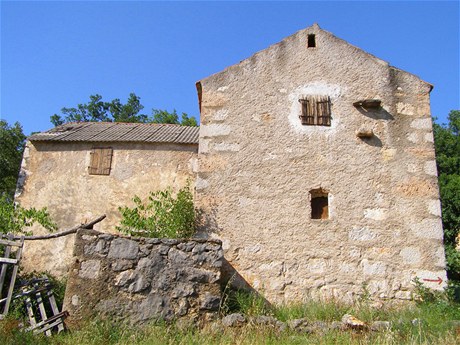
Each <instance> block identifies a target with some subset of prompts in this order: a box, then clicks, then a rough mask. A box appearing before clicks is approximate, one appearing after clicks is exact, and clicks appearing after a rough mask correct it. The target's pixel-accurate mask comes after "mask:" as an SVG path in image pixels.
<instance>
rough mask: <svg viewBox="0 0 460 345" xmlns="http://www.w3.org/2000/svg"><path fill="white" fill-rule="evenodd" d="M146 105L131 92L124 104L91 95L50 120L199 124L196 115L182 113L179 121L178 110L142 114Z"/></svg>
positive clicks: (57, 122)
mask: <svg viewBox="0 0 460 345" xmlns="http://www.w3.org/2000/svg"><path fill="white" fill-rule="evenodd" d="M142 109H144V106H143V105H142V104H141V102H140V97H138V96H136V94H134V93H130V94H129V98H128V101H127V102H126V104H123V103H122V102H121V101H120V99H118V98H115V99H113V100H112V101H110V102H105V101H103V100H102V96H101V95H98V94H96V95H91V96H90V97H89V102H88V103H83V104H78V105H77V107H75V108H62V109H61V113H62V114H61V115H58V114H54V115H53V116H51V118H50V121H51V123H52V124H53V125H55V126H59V125H62V124H63V123H66V122H98V121H104V122H137V123H151V122H152V123H171V124H180V125H183V126H197V121H196V119H195V118H194V117H189V116H188V115H187V114H185V113H182V121H179V118H178V115H177V112H176V110H174V111H173V112H172V113H170V112H168V111H166V110H158V109H153V110H152V116H148V115H146V114H142V113H141V111H142Z"/></svg>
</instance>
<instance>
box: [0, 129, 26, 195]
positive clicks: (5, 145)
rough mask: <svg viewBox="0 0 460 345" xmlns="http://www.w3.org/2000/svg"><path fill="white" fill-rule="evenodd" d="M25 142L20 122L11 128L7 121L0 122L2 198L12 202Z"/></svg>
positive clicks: (0, 186) (0, 193)
mask: <svg viewBox="0 0 460 345" xmlns="http://www.w3.org/2000/svg"><path fill="white" fill-rule="evenodd" d="M25 140H26V136H25V135H24V133H23V132H22V127H21V125H20V124H19V123H18V122H16V123H15V124H14V126H9V125H8V123H7V122H6V121H4V120H0V196H2V197H3V196H5V197H6V198H7V199H8V200H10V201H11V200H13V197H14V192H15V190H16V181H17V178H18V175H19V169H20V167H21V160H22V153H23V151H24V147H25Z"/></svg>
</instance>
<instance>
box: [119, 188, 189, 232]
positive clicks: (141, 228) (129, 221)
mask: <svg viewBox="0 0 460 345" xmlns="http://www.w3.org/2000/svg"><path fill="white" fill-rule="evenodd" d="M133 201H134V203H135V207H133V208H129V207H119V208H118V209H119V211H120V212H121V215H122V220H121V223H120V226H117V227H116V228H117V230H118V231H121V232H123V233H126V234H129V235H133V236H144V237H167V238H189V237H191V236H192V235H193V234H194V233H195V208H194V205H193V194H192V192H191V189H190V183H188V184H187V185H186V186H185V187H183V188H181V189H180V190H179V191H178V192H177V194H176V196H174V194H173V191H172V188H170V187H169V188H166V189H165V190H161V191H157V192H150V195H149V197H148V201H147V202H146V203H144V202H143V201H142V200H141V199H140V198H139V197H138V196H137V195H136V196H135V197H134V198H133Z"/></svg>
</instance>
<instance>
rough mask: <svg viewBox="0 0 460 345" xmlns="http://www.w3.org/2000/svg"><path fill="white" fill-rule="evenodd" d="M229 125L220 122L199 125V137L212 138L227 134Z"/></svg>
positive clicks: (229, 128)
mask: <svg viewBox="0 0 460 345" xmlns="http://www.w3.org/2000/svg"><path fill="white" fill-rule="evenodd" d="M230 132H231V127H230V126H228V125H222V124H210V125H201V126H200V137H201V138H212V137H221V136H226V135H229V134H230Z"/></svg>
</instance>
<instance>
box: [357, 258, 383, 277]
mask: <svg viewBox="0 0 460 345" xmlns="http://www.w3.org/2000/svg"><path fill="white" fill-rule="evenodd" d="M361 265H362V267H363V273H364V274H365V275H367V276H383V275H385V273H386V270H387V265H386V264H385V263H383V262H380V261H375V262H371V261H369V260H368V259H364V260H363V261H361Z"/></svg>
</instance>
